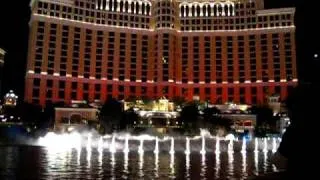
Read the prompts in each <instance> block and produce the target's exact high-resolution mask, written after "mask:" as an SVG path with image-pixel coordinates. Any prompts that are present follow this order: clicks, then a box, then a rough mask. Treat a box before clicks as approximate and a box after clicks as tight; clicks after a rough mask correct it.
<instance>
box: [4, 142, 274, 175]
mask: <svg viewBox="0 0 320 180" xmlns="http://www.w3.org/2000/svg"><path fill="white" fill-rule="evenodd" d="M275 140H276V141H275ZM275 140H274V139H270V140H267V139H262V140H261V141H259V140H258V139H256V140H254V141H253V142H246V141H245V140H243V141H241V140H240V141H237V140H234V141H233V140H228V141H225V140H223V139H219V138H216V139H215V140H212V139H210V138H203V137H202V138H201V137H200V138H198V139H189V138H181V139H173V138H168V139H166V140H165V139H158V138H156V139H154V140H153V141H152V140H145V141H143V140H141V141H140V140H131V141H132V142H131V141H130V142H129V139H128V138H123V139H121V140H119V139H117V141H116V138H114V137H112V136H110V138H108V140H106V139H103V138H90V136H86V138H85V139H84V140H83V142H80V143H79V142H78V143H77V144H76V145H74V146H72V147H71V148H69V149H63V148H56V147H55V148H53V147H52V146H48V147H46V148H41V147H28V148H26V147H21V148H20V147H15V148H18V149H19V150H14V151H8V152H5V153H4V152H2V151H3V150H0V160H2V162H3V163H1V164H5V165H1V164H0V168H1V169H5V170H6V169H8V170H7V171H5V170H3V171H2V172H4V174H5V173H6V172H7V174H9V177H11V176H10V173H9V172H12V171H13V172H15V174H17V173H19V175H20V174H21V175H24V174H26V172H25V171H26V170H28V171H29V170H30V171H31V172H37V174H38V176H37V177H33V178H32V179H39V178H40V177H41V178H43V179H70V178H72V179H81V178H88V179H119V178H121V179H157V178H159V179H166V178H168V177H169V178H171V179H245V178H248V177H250V176H252V175H258V174H263V173H269V172H276V171H277V169H276V168H275V166H273V165H272V164H270V157H271V155H272V150H273V149H274V148H275V146H277V145H278V143H279V141H278V140H277V139H275ZM104 141H105V142H104ZM133 141H134V142H133ZM108 142H111V143H110V146H109V145H107V143H108ZM81 143H82V145H83V147H82V148H81ZM126 144H127V145H126ZM129 144H130V145H129ZM132 144H134V145H132ZM116 147H117V148H116ZM268 147H269V148H268ZM4 148H6V147H4ZM8 148H9V147H8ZM10 148H11V149H12V147H10ZM129 148H130V152H129ZM30 149H31V150H30ZM108 149H109V150H108ZM117 149H118V151H117ZM120 149H123V150H121V152H120ZM109 151H110V152H109ZM199 152H201V153H199ZM30 154H36V155H38V156H39V157H37V158H31V157H29V156H30ZM7 157H13V158H7ZM17 158H18V160H15V159H17ZM15 161H18V162H22V161H23V162H26V165H17V163H14V162H15ZM2 174H3V173H2ZM2 174H0V175H2ZM11 174H12V173H11ZM26 177H29V176H26ZM1 179H3V178H1ZM9 179H17V178H16V177H12V178H9Z"/></svg>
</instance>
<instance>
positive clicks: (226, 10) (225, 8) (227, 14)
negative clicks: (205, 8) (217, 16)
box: [224, 4, 229, 16]
mask: <svg viewBox="0 0 320 180" xmlns="http://www.w3.org/2000/svg"><path fill="white" fill-rule="evenodd" d="M224 14H225V15H226V16H229V4H226V5H225V6H224Z"/></svg>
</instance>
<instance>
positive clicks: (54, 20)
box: [31, 14, 296, 35]
mask: <svg viewBox="0 0 320 180" xmlns="http://www.w3.org/2000/svg"><path fill="white" fill-rule="evenodd" d="M31 19H32V20H31V21H34V20H40V21H46V22H51V23H57V24H64V25H72V26H77V27H83V28H91V29H95V30H101V31H105V30H117V31H119V32H129V31H130V32H142V33H145V34H149V33H155V32H157V31H160V30H161V31H168V32H172V31H175V32H177V33H178V34H181V33H182V34H188V35H197V34H198V33H201V34H206V33H208V34H216V35H230V34H237V35H239V34H255V33H262V32H263V33H266V32H272V33H277V32H290V31H295V28H296V27H295V26H277V27H267V28H252V29H239V30H211V31H209V30H207V31H203V30H195V31H180V30H171V29H168V28H164V29H143V28H133V27H125V26H114V25H104V24H95V23H88V22H84V21H76V20H70V19H64V18H58V17H52V16H47V15H41V14H33V16H32V18H31Z"/></svg>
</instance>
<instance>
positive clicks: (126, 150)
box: [123, 135, 129, 153]
mask: <svg viewBox="0 0 320 180" xmlns="http://www.w3.org/2000/svg"><path fill="white" fill-rule="evenodd" d="M124 143H125V144H124V150H123V152H124V153H129V135H126V139H125V142H124Z"/></svg>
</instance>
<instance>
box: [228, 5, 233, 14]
mask: <svg viewBox="0 0 320 180" xmlns="http://www.w3.org/2000/svg"><path fill="white" fill-rule="evenodd" d="M229 11H230V14H231V16H234V7H233V5H230V7H229Z"/></svg>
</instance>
